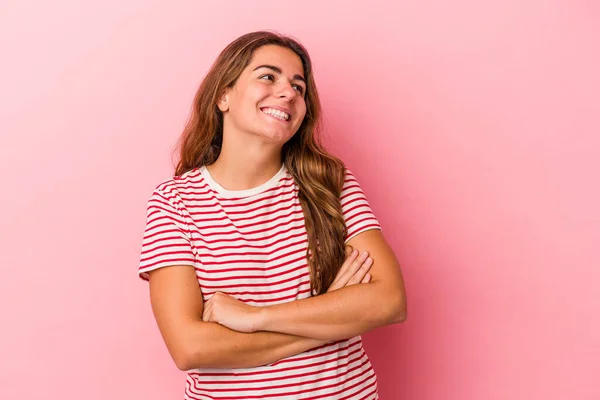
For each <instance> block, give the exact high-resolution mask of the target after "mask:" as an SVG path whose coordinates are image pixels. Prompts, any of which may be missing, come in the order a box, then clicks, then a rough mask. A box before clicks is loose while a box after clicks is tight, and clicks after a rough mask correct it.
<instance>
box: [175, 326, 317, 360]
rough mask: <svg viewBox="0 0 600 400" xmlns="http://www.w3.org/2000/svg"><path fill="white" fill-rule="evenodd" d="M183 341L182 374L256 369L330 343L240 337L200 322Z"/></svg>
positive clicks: (271, 334)
mask: <svg viewBox="0 0 600 400" xmlns="http://www.w3.org/2000/svg"><path fill="white" fill-rule="evenodd" d="M183 340H184V341H185V343H186V345H185V349H184V350H183V351H182V353H183V355H182V356H181V357H180V359H179V360H176V363H177V364H178V367H179V368H180V369H182V370H189V369H194V368H251V367H257V366H260V365H266V364H270V363H273V362H275V361H279V360H281V359H284V358H287V357H291V356H294V355H296V354H300V353H302V352H305V351H307V350H310V349H312V348H315V347H318V346H321V345H323V344H325V343H326V342H327V341H324V340H318V339H311V338H308V337H300V336H296V335H290V334H285V333H278V332H255V333H241V332H236V331H234V330H231V329H229V328H226V327H224V326H222V325H219V324H217V323H213V322H201V321H192V322H190V324H189V326H188V327H187V329H186V336H185V338H184V339H183ZM174 358H175V357H174Z"/></svg>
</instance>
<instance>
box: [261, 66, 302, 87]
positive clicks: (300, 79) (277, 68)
mask: <svg viewBox="0 0 600 400" xmlns="http://www.w3.org/2000/svg"><path fill="white" fill-rule="evenodd" d="M260 68H268V69H270V70H272V71H275V72H277V73H278V74H281V73H282V71H281V68H279V67H276V66H274V65H259V66H258V67H256V68H254V69H253V71H256V70H257V69H260ZM292 80H299V81H302V82H304V84H305V85H306V80H305V79H304V77H303V76H302V75H298V74H295V75H294V76H293V77H292Z"/></svg>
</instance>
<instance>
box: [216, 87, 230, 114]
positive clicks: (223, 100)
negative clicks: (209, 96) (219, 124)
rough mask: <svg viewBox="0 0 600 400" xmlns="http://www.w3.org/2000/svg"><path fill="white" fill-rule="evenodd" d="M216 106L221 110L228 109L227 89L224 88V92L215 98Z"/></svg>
mask: <svg viewBox="0 0 600 400" xmlns="http://www.w3.org/2000/svg"><path fill="white" fill-rule="evenodd" d="M217 107H219V110H221V112H225V111H227V110H229V89H225V92H224V93H223V94H222V95H221V97H220V98H219V100H217Z"/></svg>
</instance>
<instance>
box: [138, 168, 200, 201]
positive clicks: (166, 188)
mask: <svg viewBox="0 0 600 400" xmlns="http://www.w3.org/2000/svg"><path fill="white" fill-rule="evenodd" d="M202 187H203V182H202V177H201V174H200V170H199V168H195V169H193V170H190V171H188V172H185V173H183V174H181V175H177V176H171V177H169V178H166V179H163V180H162V181H160V182H159V183H158V184H157V185H155V186H154V189H153V191H152V194H151V197H150V201H153V200H159V201H160V200H163V201H168V202H170V203H172V204H173V205H177V204H181V203H185V197H186V193H187V194H191V193H194V194H195V192H198V191H199V190H201V189H202Z"/></svg>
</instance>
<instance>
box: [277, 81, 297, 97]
mask: <svg viewBox="0 0 600 400" xmlns="http://www.w3.org/2000/svg"><path fill="white" fill-rule="evenodd" d="M296 95H297V93H296V91H295V90H294V88H293V87H292V85H291V84H290V83H289V82H287V81H284V82H282V83H281V85H280V86H279V88H278V91H277V97H279V98H286V99H288V100H289V101H293V100H294V98H295V97H296Z"/></svg>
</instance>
